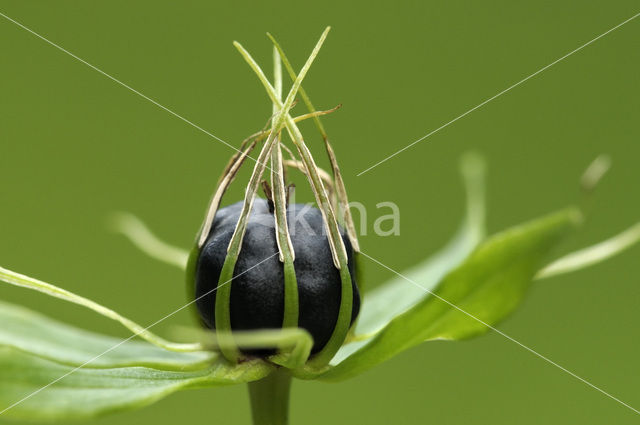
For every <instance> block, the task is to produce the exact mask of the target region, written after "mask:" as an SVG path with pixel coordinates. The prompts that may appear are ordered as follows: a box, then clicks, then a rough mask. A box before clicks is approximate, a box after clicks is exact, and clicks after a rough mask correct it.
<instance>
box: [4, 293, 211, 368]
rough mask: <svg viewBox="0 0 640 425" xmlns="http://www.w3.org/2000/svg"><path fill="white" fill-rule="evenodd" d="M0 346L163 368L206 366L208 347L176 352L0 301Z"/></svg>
mask: <svg viewBox="0 0 640 425" xmlns="http://www.w3.org/2000/svg"><path fill="white" fill-rule="evenodd" d="M0 323H2V326H1V327H0V346H9V347H13V348H16V349H19V350H21V351H25V352H29V353H32V354H35V355H38V356H40V357H43V358H48V359H50V360H54V361H56V362H59V363H64V364H68V365H72V366H80V365H83V364H85V363H87V362H90V365H89V367H92V368H101V367H123V366H147V367H153V368H157V369H164V370H190V369H196V368H202V367H206V366H207V365H208V364H209V363H210V362H211V361H213V359H214V357H215V356H216V354H215V353H212V352H209V351H199V352H193V353H178V352H173V351H168V350H165V349H162V348H159V347H156V346H154V345H151V344H149V343H146V342H141V341H125V340H123V339H119V338H114V337H110V336H105V335H100V334H97V333H94V332H89V331H86V330H82V329H78V328H76V327H73V326H69V325H66V324H63V323H60V322H57V321H55V320H53V319H51V318H49V317H46V316H43V315H41V314H38V313H35V312H33V311H31V310H28V309H26V308H24V307H19V306H16V305H12V304H7V303H4V302H0Z"/></svg>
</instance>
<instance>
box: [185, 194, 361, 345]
mask: <svg viewBox="0 0 640 425" xmlns="http://www.w3.org/2000/svg"><path fill="white" fill-rule="evenodd" d="M241 209H242V202H238V203H236V204H233V205H230V206H228V207H225V208H222V209H220V210H218V212H217V213H216V217H215V220H214V222H213V226H212V227H211V231H210V233H209V236H208V238H207V240H206V242H205V244H204V246H203V247H202V251H201V253H200V257H199V258H198V262H197V266H196V275H195V297H196V299H198V298H199V299H198V300H197V301H196V306H197V309H198V312H199V313H200V317H201V318H202V320H203V322H204V324H205V325H206V326H208V327H209V328H212V329H213V328H215V304H216V302H215V299H216V291H215V290H214V289H215V288H216V287H217V286H218V284H219V282H218V279H219V277H220V272H221V270H222V265H223V264H224V261H225V257H226V255H227V247H228V245H229V241H230V240H231V236H232V235H233V232H234V229H235V227H236V223H237V222H238V218H239V215H240V211H241ZM287 217H288V223H289V231H290V234H291V241H292V243H293V248H294V250H295V262H294V267H295V272H296V279H297V282H298V305H299V319H298V326H299V327H301V328H304V329H306V330H307V331H308V332H309V333H310V334H311V336H312V337H313V340H314V345H313V349H312V354H313V353H317V352H318V351H320V350H321V349H322V348H323V347H324V346H325V344H326V343H327V341H329V338H330V337H331V334H332V333H333V329H334V327H335V325H336V321H337V318H338V311H339V309H340V298H341V295H340V294H341V285H342V284H341V280H340V274H339V271H338V270H337V269H336V267H335V266H334V264H333V260H332V256H331V251H330V248H329V241H328V239H327V236H326V231H325V229H324V223H323V218H322V214H321V213H320V210H318V209H317V208H312V207H310V206H307V205H302V204H292V205H289V206H288V207H287ZM341 233H342V239H343V241H344V244H345V247H346V249H347V255H348V264H349V271H350V274H351V279H352V285H353V308H352V314H351V323H353V321H354V320H355V318H356V317H357V315H358V311H359V309H360V296H359V293H358V287H357V285H356V281H355V270H354V261H353V249H352V247H351V244H350V242H349V240H348V238H347V237H346V235H345V234H344V232H343V231H341ZM277 252H278V245H277V242H276V235H275V220H274V216H273V212H272V211H270V208H269V204H268V202H267V201H266V200H264V199H259V198H258V199H256V200H255V203H254V206H253V209H252V211H251V214H250V216H249V222H248V226H247V231H246V234H245V236H244V240H243V243H242V250H241V251H240V256H239V257H238V261H237V263H236V266H235V271H234V276H235V278H234V279H233V281H232V282H231V285H232V286H231V300H230V303H231V305H230V316H231V328H232V330H235V331H237V330H255V329H274V328H281V327H282V321H283V316H284V268H283V264H282V263H281V262H280V261H279V259H278V255H274V254H276V253H277ZM265 259H266V261H265ZM256 265H257V266H256ZM220 283H224V282H220ZM207 293H209V294H207ZM204 294H207V295H204ZM203 295H204V296H203ZM200 297H202V298H200Z"/></svg>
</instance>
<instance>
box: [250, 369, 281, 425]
mask: <svg viewBox="0 0 640 425" xmlns="http://www.w3.org/2000/svg"><path fill="white" fill-rule="evenodd" d="M248 385H249V396H250V398H251V415H252V417H253V425H287V424H288V423H289V395H290V390H291V375H290V374H289V373H288V372H287V371H285V370H282V369H278V370H276V371H274V372H273V373H271V374H270V375H269V376H267V377H266V378H263V379H261V380H259V381H254V382H250V383H249V384H248Z"/></svg>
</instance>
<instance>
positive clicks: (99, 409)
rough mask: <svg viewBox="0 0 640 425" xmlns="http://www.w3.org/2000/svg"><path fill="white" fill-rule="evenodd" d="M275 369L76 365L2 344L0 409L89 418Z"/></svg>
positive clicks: (29, 415) (20, 414) (36, 416)
mask: <svg viewBox="0 0 640 425" xmlns="http://www.w3.org/2000/svg"><path fill="white" fill-rule="evenodd" d="M271 370H272V367H270V366H268V365H267V364H266V363H264V362H245V363H242V364H241V365H238V366H235V367H230V366H228V364H227V363H226V362H225V361H224V360H218V361H217V362H216V363H214V364H212V365H211V366H209V367H207V368H205V369H202V370H198V371H191V372H175V371H173V372H172V371H160V370H156V369H151V368H145V367H124V368H109V369H90V368H82V369H78V370H75V369H74V368H73V367H71V366H68V365H63V364H60V363H56V362H53V361H51V360H47V359H43V358H40V357H37V356H34V355H32V354H28V353H24V352H22V351H19V350H16V349H14V348H10V347H0V371H2V379H0V414H2V415H3V417H5V416H6V417H13V418H17V419H29V420H65V419H82V418H89V417H93V416H98V415H102V414H105V413H111V412H117V411H122V410H129V409H135V408H140V407H143V406H146V405H148V404H151V403H153V402H155V401H157V400H159V399H161V398H163V397H166V396H167V395H169V394H171V393H174V392H176V391H179V390H182V389H188V388H200V387H212V386H221V385H230V384H237V383H244V382H250V381H255V380H258V379H261V378H263V377H265V376H267V375H268V374H269V373H270V372H271ZM61 377H62V378H61ZM60 378H61V379H60ZM42 388H44V389H42Z"/></svg>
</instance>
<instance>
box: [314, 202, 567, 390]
mask: <svg viewBox="0 0 640 425" xmlns="http://www.w3.org/2000/svg"><path fill="white" fill-rule="evenodd" d="M579 217H580V213H579V212H578V211H577V210H575V209H568V210H564V211H561V212H558V213H555V214H552V215H549V216H546V217H543V218H541V219H537V220H534V221H532V222H529V223H526V224H523V225H520V226H517V227H514V228H511V229H509V230H506V231H504V232H502V233H499V234H497V235H495V236H493V237H491V238H489V239H488V240H487V241H485V242H484V243H482V244H481V245H480V246H479V247H478V248H477V249H476V250H475V251H474V252H473V254H472V255H471V256H470V257H469V258H468V259H467V260H466V261H465V262H464V263H463V264H462V265H460V267H458V268H457V269H455V270H453V271H452V272H451V273H449V274H448V275H447V276H446V277H445V278H444V279H443V280H442V281H441V282H440V283H439V284H438V286H437V287H436V288H435V290H434V291H432V292H431V289H429V288H427V287H423V290H424V291H425V292H431V293H432V295H431V296H428V297H426V298H424V299H423V300H422V301H420V302H419V303H418V304H416V305H415V306H414V307H412V308H411V309H409V310H407V311H406V312H404V313H402V314H401V315H399V316H397V317H395V318H394V319H393V320H392V321H391V322H390V323H389V324H388V325H387V326H386V327H385V328H384V329H382V330H381V331H380V332H378V333H377V334H376V336H375V337H373V338H372V339H371V340H369V342H367V343H366V344H365V345H364V346H363V347H361V348H360V349H359V350H357V351H356V352H355V353H353V354H352V355H351V356H349V357H347V358H346V359H344V360H343V361H342V362H341V363H340V364H338V365H336V366H335V367H334V368H332V369H330V370H328V371H327V372H325V373H324V374H323V375H321V376H319V378H320V379H325V380H343V379H346V378H348V377H351V376H354V375H357V374H359V373H361V372H364V371H365V370H367V369H370V368H371V367H373V366H375V365H377V364H379V363H382V362H383V361H385V360H387V359H389V358H391V357H393V356H395V355H396V354H398V353H400V352H402V351H404V350H407V349H409V348H411V347H413V346H415V345H417V344H420V343H421V342H424V341H428V340H435V339H446V340H458V339H464V338H470V337H472V336H475V335H478V334H481V333H484V332H486V331H487V330H488V329H489V327H488V326H492V325H494V324H496V323H497V322H499V321H500V320H502V319H503V318H504V317H505V316H507V315H508V314H509V313H510V312H511V311H513V310H514V309H515V307H516V306H517V305H518V304H519V303H520V301H521V299H522V297H523V296H524V293H525V291H526V289H527V288H528V287H529V285H530V283H531V280H532V278H533V277H534V275H535V274H536V272H537V271H538V270H539V267H540V265H541V264H542V262H543V261H544V260H545V259H546V257H547V256H548V255H549V252H550V251H551V250H552V249H553V248H554V247H555V246H556V244H557V243H558V242H559V241H560V240H561V237H562V236H563V235H565V234H566V233H567V232H568V230H570V229H571V228H573V227H574V226H575V225H576V224H577V222H579ZM368 258H370V259H372V260H373V261H374V262H377V263H378V264H379V265H382V263H380V262H378V261H377V260H375V259H373V258H372V257H368ZM382 266H383V267H386V266H384V265H382ZM397 274H398V275H399V276H400V277H403V278H404V279H405V281H406V284H407V285H413V286H418V287H421V286H422V285H423V282H420V281H415V280H412V279H410V278H408V277H406V276H403V275H400V274H399V273H397Z"/></svg>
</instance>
